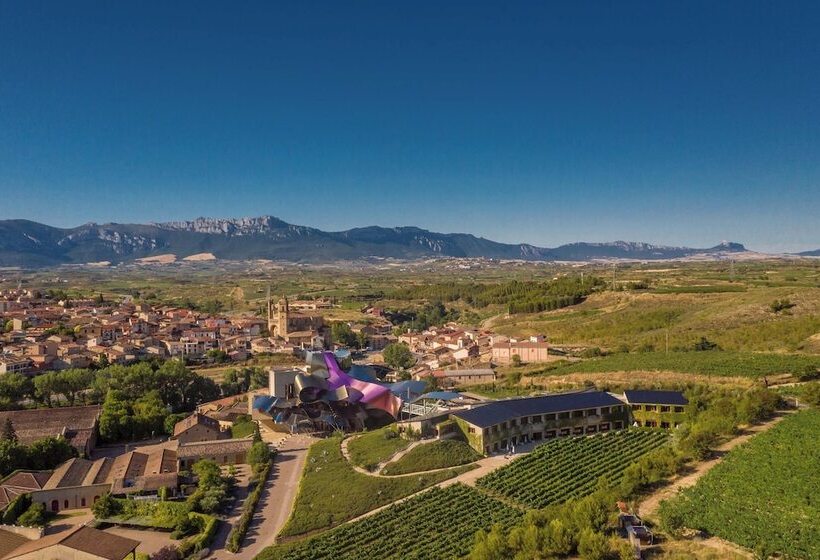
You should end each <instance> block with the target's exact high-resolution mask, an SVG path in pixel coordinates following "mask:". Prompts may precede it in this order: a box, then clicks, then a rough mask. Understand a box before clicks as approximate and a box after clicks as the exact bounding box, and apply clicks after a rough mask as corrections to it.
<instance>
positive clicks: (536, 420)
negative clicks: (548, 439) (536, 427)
mask: <svg viewBox="0 0 820 560" xmlns="http://www.w3.org/2000/svg"><path fill="white" fill-rule="evenodd" d="M541 421H542V418H541V416H533V417H532V423H533V424H540V423H541Z"/></svg>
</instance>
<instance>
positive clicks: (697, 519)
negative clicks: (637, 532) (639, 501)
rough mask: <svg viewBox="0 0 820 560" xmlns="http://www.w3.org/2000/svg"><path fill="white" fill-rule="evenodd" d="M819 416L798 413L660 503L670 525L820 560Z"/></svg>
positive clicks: (766, 551) (764, 552)
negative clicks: (697, 480)
mask: <svg viewBox="0 0 820 560" xmlns="http://www.w3.org/2000/svg"><path fill="white" fill-rule="evenodd" d="M818 437H820V411H818V410H809V411H803V412H799V413H796V414H793V415H791V416H790V417H788V418H786V419H785V420H783V421H782V422H781V423H780V424H779V425H777V426H775V427H774V428H773V429H771V430H770V431H768V432H766V433H765V434H761V435H759V436H757V437H755V438H754V439H752V440H751V441H749V442H748V443H746V444H744V445H743V446H741V447H739V448H737V449H735V450H733V451H732V452H730V453H729V455H728V456H727V457H726V458H725V459H724V460H723V461H722V462H721V463H720V464H719V465H717V466H716V467H715V468H714V469H712V470H711V471H710V472H709V473H708V474H706V476H704V477H703V478H702V479H700V481H699V482H698V483H697V484H696V485H695V486H694V487H693V488H689V489H686V490H684V491H683V492H682V493H681V494H680V495H679V496H678V497H676V498H673V499H672V500H671V501H669V502H665V503H663V504H662V506H661V510H660V516H661V519H662V520H663V522H664V524H666V525H668V526H670V527H672V528H677V527H680V526H684V527H689V528H694V529H700V530H703V531H707V532H708V533H710V534H713V535H717V536H719V537H722V538H724V539H726V540H729V541H732V542H735V543H737V544H740V545H742V546H744V547H746V548H749V549H752V550H755V551H756V552H757V553H758V555H759V556H760V557H763V558H768V557H769V555H772V554H779V555H781V556H784V557H787V558H802V559H805V560H809V559H813V558H820V445H818Z"/></svg>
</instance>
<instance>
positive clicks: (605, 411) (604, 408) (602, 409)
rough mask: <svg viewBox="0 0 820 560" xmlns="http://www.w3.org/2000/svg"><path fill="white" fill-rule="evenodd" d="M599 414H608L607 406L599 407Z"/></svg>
mask: <svg viewBox="0 0 820 560" xmlns="http://www.w3.org/2000/svg"><path fill="white" fill-rule="evenodd" d="M601 414H602V415H603V414H609V407H608V406H602V407H601Z"/></svg>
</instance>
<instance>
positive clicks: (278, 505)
mask: <svg viewBox="0 0 820 560" xmlns="http://www.w3.org/2000/svg"><path fill="white" fill-rule="evenodd" d="M315 441H316V439H314V438H311V437H310V436H305V435H296V436H291V437H288V438H287V439H285V440H283V441H282V442H281V443H280V445H279V447H278V451H277V454H276V459H274V462H273V472H272V473H271V475H270V477H269V478H268V481H267V483H266V484H265V489H264V490H262V495H261V497H260V498H259V503H258V504H257V505H256V513H255V514H254V516H253V521H251V525H250V528H249V529H248V533H247V535H246V536H245V541H244V546H243V548H242V550H240V551H239V552H237V553H236V554H231V553H230V552H228V551H226V550H225V549H224V548H219V549H218V550H215V551H214V552H213V554H211V555H210V556H209V558H218V559H225V560H227V559H234V560H252V559H253V558H254V557H255V556H256V555H257V554H259V553H260V552H261V551H262V549H263V548H265V547H266V546H270V545H272V544H273V543H274V540H275V539H276V535H278V534H279V531H281V530H282V527H284V526H285V523H286V522H287V520H288V517H289V516H290V511H291V509H293V502H294V501H295V500H296V493H297V491H298V490H299V479H300V478H301V476H302V469H303V467H304V465H305V459H306V458H307V452H308V449H309V448H310V446H311V444H312V443H313V442H315ZM236 511H237V512H239V513H241V505H238V506H237V510H236ZM236 518H238V515H236ZM234 521H235V519H234ZM228 530H229V529H228ZM225 534H226V535H227V532H226V533H225ZM223 542H224V537H223ZM218 546H224V545H221V543H219V542H218V541H217V543H215V546H214V548H217V547H218Z"/></svg>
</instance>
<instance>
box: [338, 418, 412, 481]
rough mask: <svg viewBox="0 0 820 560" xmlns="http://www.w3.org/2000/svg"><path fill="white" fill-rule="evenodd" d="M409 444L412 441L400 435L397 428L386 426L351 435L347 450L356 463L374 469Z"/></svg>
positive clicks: (351, 459) (370, 469) (358, 465)
mask: <svg viewBox="0 0 820 560" xmlns="http://www.w3.org/2000/svg"><path fill="white" fill-rule="evenodd" d="M408 445H410V442H409V441H408V440H406V439H404V438H402V437H399V434H398V433H397V432H396V430H394V429H392V428H390V427H386V428H381V429H379V430H374V431H372V432H365V433H363V434H361V435H357V436H353V437H351V438H350V440H349V441H348V443H347V451H348V453H349V454H350V461H351V462H352V463H353V464H354V465H356V466H357V467H362V468H364V469H367V470H369V471H372V470H375V469H376V466H377V465H378V464H379V463H383V462H385V461H387V460H388V459H389V458H390V457H392V456H393V455H395V454H396V453H397V452H399V451H401V450H402V449H405V448H406V447H407V446H408Z"/></svg>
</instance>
